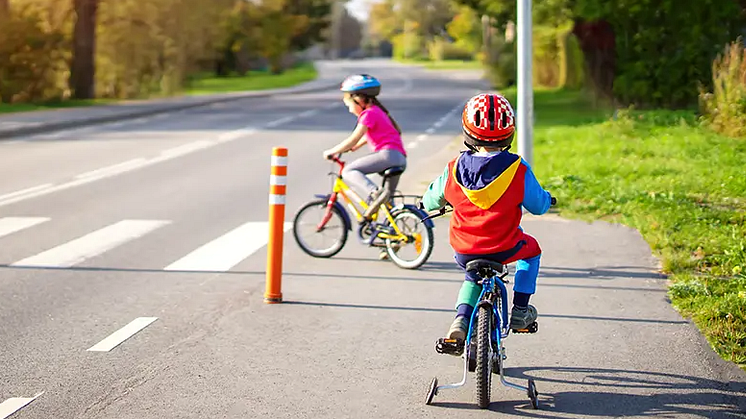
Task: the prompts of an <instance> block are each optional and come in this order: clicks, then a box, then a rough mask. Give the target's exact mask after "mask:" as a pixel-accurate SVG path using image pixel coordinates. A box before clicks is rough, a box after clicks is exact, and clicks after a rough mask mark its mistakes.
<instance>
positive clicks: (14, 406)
mask: <svg viewBox="0 0 746 419" xmlns="http://www.w3.org/2000/svg"><path fill="white" fill-rule="evenodd" d="M42 394H44V392H43V391H42V392H41V393H39V394H37V395H35V396H34V397H13V398H10V399H8V400H5V401H4V402H2V403H0V419H5V418H7V417H9V416H10V415H12V414H14V413H15V412H17V411H19V410H21V409H22V408H24V407H25V406H26V405H28V404H29V403H31V402H33V401H34V400H36V398H37V397H39V396H41V395H42Z"/></svg>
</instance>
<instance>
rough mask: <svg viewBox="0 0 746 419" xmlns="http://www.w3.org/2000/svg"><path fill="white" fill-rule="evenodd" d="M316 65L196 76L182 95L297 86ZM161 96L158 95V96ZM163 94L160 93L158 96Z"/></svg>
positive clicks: (17, 108)
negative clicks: (281, 71) (283, 70)
mask: <svg viewBox="0 0 746 419" xmlns="http://www.w3.org/2000/svg"><path fill="white" fill-rule="evenodd" d="M316 76H317V72H316V68H315V67H314V65H313V64H312V63H302V64H300V65H298V66H296V67H293V68H289V69H287V70H286V71H285V72H283V73H282V74H270V73H268V72H266V71H251V72H250V73H249V74H247V75H244V76H230V77H215V76H214V75H212V74H205V75H200V76H198V77H195V78H193V79H192V80H191V81H190V82H189V83H188V86H187V87H186V88H185V89H184V90H183V91H182V92H181V93H180V94H182V95H187V96H191V95H207V94H218V93H228V92H240V91H255V90H266V89H280V88H286V87H293V86H296V85H298V84H301V83H305V82H308V81H312V80H314V79H315V78H316ZM156 96H157V95H154V97H156ZM157 97H160V96H157ZM115 102H117V101H116V100H114V99H93V100H64V101H54V102H44V103H14V104H6V103H0V114H3V113H12V112H27V111H39V110H49V109H62V108H76V107H83V106H96V105H105V104H111V103H115Z"/></svg>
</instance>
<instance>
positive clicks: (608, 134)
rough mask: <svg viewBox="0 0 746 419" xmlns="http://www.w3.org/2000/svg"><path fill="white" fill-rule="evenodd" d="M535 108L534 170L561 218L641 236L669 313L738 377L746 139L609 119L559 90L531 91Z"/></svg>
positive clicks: (669, 114)
mask: <svg viewBox="0 0 746 419" xmlns="http://www.w3.org/2000/svg"><path fill="white" fill-rule="evenodd" d="M504 93H505V94H506V95H507V96H508V97H509V98H510V99H511V100H514V98H515V91H514V90H508V91H506V92H504ZM534 103H535V110H536V111H535V113H536V118H537V120H536V127H535V132H534V156H533V159H534V163H533V165H534V170H535V172H536V174H537V176H538V177H539V179H540V180H541V181H542V183H543V185H544V186H545V187H546V188H547V189H549V190H550V191H551V192H552V193H553V194H554V195H555V196H557V198H558V200H559V209H560V211H561V213H562V214H563V215H566V216H570V217H578V218H582V219H586V220H591V219H603V220H608V221H612V222H620V223H623V224H626V225H628V226H631V227H633V228H636V229H637V230H639V231H640V233H641V234H642V235H643V237H644V238H645V240H646V241H647V242H648V243H649V244H650V247H651V248H652V250H653V252H654V253H655V255H656V256H658V257H659V258H660V259H661V261H662V265H663V271H664V273H666V274H668V275H669V280H670V286H669V292H668V295H669V297H670V298H671V301H672V303H673V305H674V307H676V309H678V310H679V311H680V312H681V313H682V314H683V315H685V316H689V317H692V318H693V320H694V322H695V323H696V324H697V326H698V327H699V328H700V330H702V332H703V334H704V335H705V336H706V337H707V339H708V340H709V342H710V344H711V345H712V346H713V348H714V349H715V350H716V351H717V352H718V353H719V354H720V355H721V356H722V357H723V358H724V359H727V360H730V361H733V362H735V363H737V364H739V365H740V366H741V367H742V368H744V369H745V370H746V171H744V167H745V166H744V162H746V140H745V139H734V138H727V137H724V136H721V135H718V134H715V133H713V132H711V131H709V130H708V129H706V128H705V127H702V126H700V125H699V124H698V122H697V119H696V117H695V115H694V113H693V112H686V111H665V110H656V111H639V112H635V111H628V110H621V111H619V112H617V113H616V115H614V116H613V117H612V112H611V111H610V110H608V109H606V110H604V109H594V108H593V107H591V106H590V105H588V102H587V101H586V100H584V99H583V98H582V97H581V95H580V94H579V93H577V92H566V91H537V92H536V95H535V99H534ZM515 106H517V105H515Z"/></svg>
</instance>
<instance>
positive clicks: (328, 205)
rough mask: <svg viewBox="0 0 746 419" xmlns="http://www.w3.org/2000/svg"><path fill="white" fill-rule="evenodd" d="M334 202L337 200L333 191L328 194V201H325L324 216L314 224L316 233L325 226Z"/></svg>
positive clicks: (330, 215) (330, 216)
mask: <svg viewBox="0 0 746 419" xmlns="http://www.w3.org/2000/svg"><path fill="white" fill-rule="evenodd" d="M335 202H337V194H335V193H333V194H331V195H330V196H329V201H328V202H327V203H326V213H324V218H322V219H321V221H320V222H319V224H318V225H317V226H316V232H317V233H318V232H320V231H321V230H323V229H324V227H325V226H326V223H328V222H329V220H330V219H331V218H332V207H333V206H334V203H335Z"/></svg>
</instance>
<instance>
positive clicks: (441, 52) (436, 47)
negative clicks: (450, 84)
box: [428, 38, 474, 61]
mask: <svg viewBox="0 0 746 419" xmlns="http://www.w3.org/2000/svg"><path fill="white" fill-rule="evenodd" d="M428 53H429V55H430V59H431V60H433V61H443V60H462V61H471V60H473V59H474V54H472V53H471V51H469V50H468V49H466V48H464V47H460V46H458V45H457V44H455V43H453V42H448V41H446V40H445V39H443V38H435V39H434V40H432V41H431V42H430V43H429V45H428Z"/></svg>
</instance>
